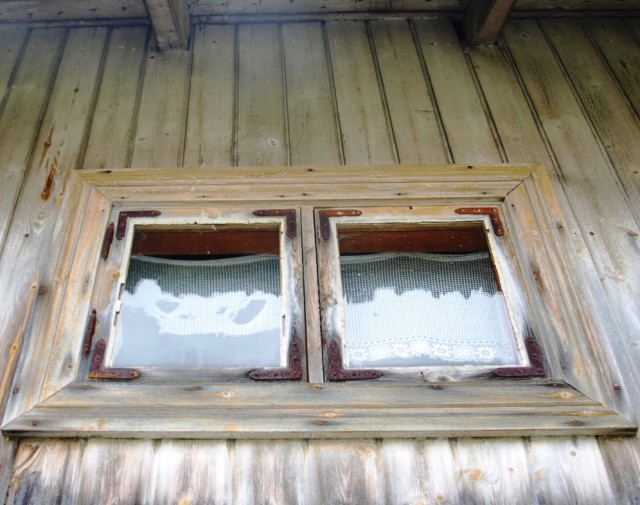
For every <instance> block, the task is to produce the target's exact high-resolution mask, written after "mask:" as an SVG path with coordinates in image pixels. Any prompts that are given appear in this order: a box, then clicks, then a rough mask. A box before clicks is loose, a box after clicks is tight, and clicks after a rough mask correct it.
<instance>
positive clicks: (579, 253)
mask: <svg viewBox="0 0 640 505" xmlns="http://www.w3.org/2000/svg"><path fill="white" fill-rule="evenodd" d="M470 57H471V60H472V62H473V66H474V69H475V72H476V74H477V75H478V78H479V82H480V84H481V86H482V90H483V93H484V96H485V97H486V99H487V103H488V105H489V107H490V108H491V111H492V116H493V119H494V121H495V124H496V127H497V130H498V132H499V135H500V139H501V142H502V145H503V146H504V149H505V153H506V155H507V158H508V160H509V161H510V162H517V161H518V162H525V161H526V160H539V161H541V162H542V163H543V164H544V165H545V166H546V167H547V168H548V169H549V174H550V176H551V179H552V181H553V186H554V188H553V190H554V193H555V195H556V198H557V200H558V204H559V207H560V208H561V209H562V214H563V215H564V220H565V225H564V226H563V227H562V228H559V227H556V230H555V231H554V233H555V237H554V240H557V241H558V242H559V243H562V244H565V247H564V251H565V254H566V255H567V256H566V257H567V264H568V265H569V266H570V268H571V269H572V270H574V271H575V272H576V274H575V277H574V278H575V279H576V280H577V282H578V284H579V287H577V289H578V291H579V292H580V293H581V296H580V299H581V301H582V303H584V304H585V305H586V306H587V308H586V309H585V310H586V312H587V313H589V314H590V319H591V320H592V322H593V324H594V326H595V327H596V328H597V329H596V333H597V334H604V333H607V334H609V335H611V339H599V341H598V342H597V343H595V342H594V345H595V346H596V347H600V348H601V349H602V351H603V352H605V353H607V360H606V361H608V362H609V363H615V362H616V359H618V360H619V359H620V358H622V359H624V360H625V361H626V358H625V357H624V356H618V357H617V358H616V352H617V349H616V346H615V344H614V342H615V341H616V340H617V339H620V338H623V337H622V334H623V333H624V329H622V328H620V327H619V326H617V325H616V323H615V321H613V320H612V317H613V316H612V314H610V313H606V312H604V311H601V310H599V307H600V305H601V300H602V299H604V298H605V297H606V292H605V291H604V288H603V287H602V284H601V281H600V273H599V272H598V270H597V269H596V268H595V267H594V265H593V263H592V262H590V261H588V254H589V253H588V250H589V249H588V246H587V243H586V242H585V237H583V235H582V233H581V231H580V227H579V223H578V220H577V219H576V216H575V214H574V213H573V212H572V202H571V201H570V200H569V199H568V197H567V194H566V193H565V191H564V189H563V187H562V182H561V180H560V179H561V175H562V171H561V168H559V167H558V164H557V159H556V157H555V155H554V152H553V149H552V148H551V147H550V146H549V144H548V142H547V137H546V135H545V133H544V130H543V129H541V128H540V126H539V124H538V122H537V116H536V113H535V110H532V109H531V108H530V105H529V103H528V97H527V95H526V93H525V92H524V91H523V90H522V89H521V87H520V83H519V82H518V78H517V77H518V76H517V73H516V71H515V69H514V68H513V65H512V61H511V60H510V58H509V52H508V49H507V48H505V47H504V46H503V45H502V44H501V47H500V48H496V47H483V48H474V49H473V50H472V51H471V52H470ZM554 219H557V217H554ZM614 335H616V337H614ZM550 361H551V363H550V366H552V367H553V366H554V364H553V361H554V360H550ZM600 361H602V362H604V361H605V360H604V359H602V360H598V362H600ZM629 364H630V363H628V362H627V364H623V365H621V367H622V368H623V369H626V368H627V367H628V366H629ZM609 375H610V378H609ZM625 375H626V374H625ZM596 376H598V377H600V380H602V382H607V383H608V384H607V386H606V387H607V388H609V389H611V388H613V384H614V383H618V384H619V383H620V382H622V371H621V370H620V369H618V368H617V367H610V369H609V372H608V373H600V374H596ZM604 377H606V379H604V380H603V378H604ZM627 377H628V375H627ZM627 380H631V379H630V378H628V379H627ZM630 384H632V383H631V382H630ZM630 390H634V387H633V386H631V387H630ZM622 396H623V395H618V400H617V401H616V406H617V408H620V409H624V408H625V407H624V405H625V402H627V401H628V400H627V399H624V398H623V397H622ZM610 398H611V397H610ZM627 408H628V407H627Z"/></svg>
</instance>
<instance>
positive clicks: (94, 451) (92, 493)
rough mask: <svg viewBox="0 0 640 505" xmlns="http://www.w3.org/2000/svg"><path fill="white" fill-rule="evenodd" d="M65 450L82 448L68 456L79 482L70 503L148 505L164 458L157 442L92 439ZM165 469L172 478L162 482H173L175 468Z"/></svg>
mask: <svg viewBox="0 0 640 505" xmlns="http://www.w3.org/2000/svg"><path fill="white" fill-rule="evenodd" d="M68 447H69V449H77V448H82V452H81V453H79V454H76V453H72V454H70V455H69V456H68V463H67V464H68V465H69V467H70V471H72V472H75V473H77V479H78V481H79V483H78V486H77V491H76V492H75V493H73V494H72V500H73V503H77V504H78V505H91V504H94V503H113V504H122V505H125V504H127V503H148V500H149V497H150V496H152V494H151V491H152V489H151V488H152V486H153V485H154V483H155V480H154V478H153V477H154V475H153V472H154V470H155V465H156V464H157V463H156V462H157V461H159V460H161V459H162V460H163V459H164V458H162V454H158V452H159V451H157V444H156V443H154V442H153V441H151V440H144V441H137V442H132V441H130V440H122V441H115V440H100V439H91V440H86V441H76V442H72V443H70V444H68ZM21 450H22V447H21ZM74 456H75V457H74ZM72 458H73V459H72ZM168 470H170V471H171V470H173V472H171V476H169V475H162V476H161V479H162V480H161V481H160V482H161V483H168V482H174V479H175V476H176V474H175V473H174V472H175V469H173V468H171V469H168ZM174 496H175V495H174ZM158 503H159V502H158Z"/></svg>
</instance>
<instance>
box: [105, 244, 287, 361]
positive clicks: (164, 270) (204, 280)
mask: <svg viewBox="0 0 640 505" xmlns="http://www.w3.org/2000/svg"><path fill="white" fill-rule="evenodd" d="M276 236H277V233H276ZM281 319H282V318H281V295H280V271H279V257H278V256H277V255H270V254H254V255H247V256H239V257H231V258H228V257H227V258H223V259H206V260H201V259H198V260H191V259H188V260H185V259H172V258H157V257H148V256H134V257H132V258H131V260H130V265H129V271H128V274H127V282H126V290H125V293H124V296H123V300H122V308H121V311H120V320H119V323H118V325H117V334H116V339H115V343H114V349H113V354H112V365H113V366H126V367H176V368H198V367H200V368H218V367H251V368H253V367H266V366H275V367H277V366H281V335H282V330H281Z"/></svg>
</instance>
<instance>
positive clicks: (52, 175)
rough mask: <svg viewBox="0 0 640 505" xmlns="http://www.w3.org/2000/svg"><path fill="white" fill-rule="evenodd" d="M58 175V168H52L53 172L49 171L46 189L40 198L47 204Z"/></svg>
mask: <svg viewBox="0 0 640 505" xmlns="http://www.w3.org/2000/svg"><path fill="white" fill-rule="evenodd" d="M57 174H58V171H57V170H56V167H55V166H53V167H51V170H49V175H48V176H47V181H46V182H45V183H44V188H43V190H42V192H41V193H40V198H41V199H42V200H43V201H45V202H46V201H47V200H48V199H49V198H50V197H51V188H53V183H54V182H55V180H56V175H57Z"/></svg>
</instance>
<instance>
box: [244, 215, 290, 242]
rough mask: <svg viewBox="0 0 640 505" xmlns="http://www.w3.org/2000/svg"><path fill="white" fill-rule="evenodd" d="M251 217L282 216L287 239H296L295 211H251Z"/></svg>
mask: <svg viewBox="0 0 640 505" xmlns="http://www.w3.org/2000/svg"><path fill="white" fill-rule="evenodd" d="M253 215H254V216H258V217H270V216H284V217H285V221H286V228H287V237H289V238H296V234H297V233H298V229H297V225H296V211H295V209H261V210H255V211H253Z"/></svg>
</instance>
